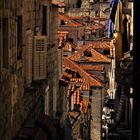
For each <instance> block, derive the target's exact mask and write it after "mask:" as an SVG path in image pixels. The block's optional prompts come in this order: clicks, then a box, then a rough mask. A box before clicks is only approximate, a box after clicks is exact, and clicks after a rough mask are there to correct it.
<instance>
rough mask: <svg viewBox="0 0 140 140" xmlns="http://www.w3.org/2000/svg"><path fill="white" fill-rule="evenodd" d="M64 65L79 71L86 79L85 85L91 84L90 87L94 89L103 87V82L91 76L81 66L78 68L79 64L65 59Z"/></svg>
mask: <svg viewBox="0 0 140 140" xmlns="http://www.w3.org/2000/svg"><path fill="white" fill-rule="evenodd" d="M64 65H66V66H68V67H70V68H71V69H74V70H77V71H78V73H79V74H80V76H81V77H82V78H84V79H85V84H89V85H90V86H94V87H101V86H102V83H101V82H99V81H98V80H96V79H94V78H93V77H91V75H90V74H88V73H87V72H86V71H84V70H83V69H82V68H81V67H80V66H78V64H76V63H75V62H73V61H71V60H70V59H68V58H64Z"/></svg>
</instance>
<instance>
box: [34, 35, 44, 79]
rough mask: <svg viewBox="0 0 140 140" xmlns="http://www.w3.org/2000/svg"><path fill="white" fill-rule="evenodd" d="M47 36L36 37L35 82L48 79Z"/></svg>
mask: <svg viewBox="0 0 140 140" xmlns="http://www.w3.org/2000/svg"><path fill="white" fill-rule="evenodd" d="M46 48H47V47H46V36H35V37H34V57H33V80H43V79H45V78H46V67H47V66H46Z"/></svg>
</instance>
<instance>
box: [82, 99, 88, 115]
mask: <svg viewBox="0 0 140 140" xmlns="http://www.w3.org/2000/svg"><path fill="white" fill-rule="evenodd" d="M88 104H89V102H88V101H87V100H83V101H81V103H80V110H81V111H83V112H84V113H87V111H88Z"/></svg>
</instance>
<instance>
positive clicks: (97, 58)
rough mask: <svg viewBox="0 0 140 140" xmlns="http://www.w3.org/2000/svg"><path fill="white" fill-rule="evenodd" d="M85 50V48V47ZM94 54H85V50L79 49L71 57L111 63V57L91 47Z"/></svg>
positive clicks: (77, 60)
mask: <svg viewBox="0 0 140 140" xmlns="http://www.w3.org/2000/svg"><path fill="white" fill-rule="evenodd" d="M84 50H85V48H84ZM89 51H90V52H91V55H92V56H89V57H88V56H85V55H84V54H83V50H80V51H78V52H77V53H76V54H74V55H72V56H70V57H69V58H70V59H71V60H73V61H76V62H80V61H82V62H92V63H110V62H111V61H110V59H109V58H107V57H106V56H104V55H102V54H101V53H99V52H97V51H96V50H94V49H89Z"/></svg>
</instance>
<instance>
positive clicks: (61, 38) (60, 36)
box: [58, 31, 68, 48]
mask: <svg viewBox="0 0 140 140" xmlns="http://www.w3.org/2000/svg"><path fill="white" fill-rule="evenodd" d="M67 34H68V32H67V31H58V48H62V47H63V45H64V43H65V42H66V39H67Z"/></svg>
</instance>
